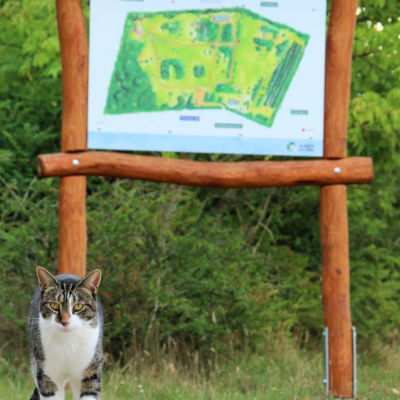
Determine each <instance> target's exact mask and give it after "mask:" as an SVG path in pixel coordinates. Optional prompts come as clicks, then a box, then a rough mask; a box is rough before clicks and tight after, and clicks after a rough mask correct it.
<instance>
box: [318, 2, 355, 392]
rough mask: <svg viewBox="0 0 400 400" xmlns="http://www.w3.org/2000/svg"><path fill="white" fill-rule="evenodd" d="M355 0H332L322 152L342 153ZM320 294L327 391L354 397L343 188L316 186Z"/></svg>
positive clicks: (327, 155) (344, 149) (334, 155)
mask: <svg viewBox="0 0 400 400" xmlns="http://www.w3.org/2000/svg"><path fill="white" fill-rule="evenodd" d="M356 10H357V1H356V0H333V1H332V9H331V19H330V24H329V32H328V43H327V67H326V94H325V96H326V97H325V99H326V100H325V138H324V157H325V158H331V159H332V158H341V157H346V155H347V129H348V115H349V114H348V113H349V111H348V109H349V103H350V87H351V66H352V47H353V36H354V30H355V24H356V18H357V17H356ZM320 217H321V243H322V279H323V284H322V293H323V306H324V321H325V325H326V326H327V327H328V329H329V366H330V374H329V375H330V376H329V382H330V387H329V392H330V393H331V394H332V395H334V396H337V397H341V398H352V397H353V390H354V388H353V352H352V322H351V311H350V265H349V234H348V217H347V187H346V186H344V185H329V186H322V187H321V210H320Z"/></svg>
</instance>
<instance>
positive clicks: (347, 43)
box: [324, 0, 357, 158]
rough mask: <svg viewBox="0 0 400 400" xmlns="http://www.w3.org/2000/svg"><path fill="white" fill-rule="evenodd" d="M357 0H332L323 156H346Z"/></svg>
mask: <svg viewBox="0 0 400 400" xmlns="http://www.w3.org/2000/svg"><path fill="white" fill-rule="evenodd" d="M356 10H357V0H333V1H332V9H331V17H330V23H329V31H328V43H327V60H326V84H325V135H324V156H325V157H326V158H343V157H346V155H347V125H348V114H349V104H350V87H351V69H352V68H351V66H352V62H351V60H352V50H353V36H354V30H355V25H356V20H357V16H356Z"/></svg>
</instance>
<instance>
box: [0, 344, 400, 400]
mask: <svg viewBox="0 0 400 400" xmlns="http://www.w3.org/2000/svg"><path fill="white" fill-rule="evenodd" d="M282 350H283V351H282V352H281V354H282V357H278V356H277V355H273V356H272V357H268V354H266V358H265V359H264V358H262V357H260V356H258V357H256V356H252V357H250V358H241V360H240V362H235V361H234V360H227V361H226V362H223V361H222V360H220V361H219V364H220V366H219V367H218V368H217V369H216V371H215V372H213V373H212V374H211V376H210V377H209V378H208V379H205V378H204V376H203V374H200V373H198V372H193V371H194V370H195V368H194V369H180V368H177V367H176V366H175V364H174V363H172V362H168V361H161V362H159V363H157V364H151V363H148V362H145V361H143V360H140V361H139V362H138V363H137V364H136V365H134V364H132V365H130V366H126V367H125V368H115V367H112V366H110V365H108V366H107V367H106V377H105V382H104V395H103V400H116V399H118V400H128V399H129V400H131V399H139V400H245V399H246V400H264V399H268V400H308V399H323V398H324V395H323V387H322V384H321V377H322V370H321V358H320V355H319V354H310V353H309V352H302V351H298V350H294V349H293V348H284V349H282ZM359 374H360V377H359V380H360V386H359V399H363V400H367V399H370V400H386V399H388V400H389V399H393V400H394V399H400V352H393V351H387V352H386V354H384V356H383V357H382V359H381V360H380V362H378V361H377V360H376V359H375V361H373V362H371V363H370V364H369V365H368V364H367V360H366V359H364V360H361V362H360V370H359ZM31 392H32V383H31V378H30V376H29V374H28V372H27V370H26V368H23V367H21V368H15V367H11V366H10V365H9V364H8V363H7V362H6V361H4V360H3V361H1V360H0V399H1V400H29V398H30V394H31Z"/></svg>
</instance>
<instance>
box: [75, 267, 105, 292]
mask: <svg viewBox="0 0 400 400" xmlns="http://www.w3.org/2000/svg"><path fill="white" fill-rule="evenodd" d="M100 282H101V271H100V270H99V269H95V270H94V271H91V272H89V273H88V274H87V275H86V276H85V277H84V278H83V279H82V280H81V281H80V282H79V286H80V287H84V288H86V289H89V290H90V291H91V292H92V293H93V294H96V293H97V289H98V288H99V286H100Z"/></svg>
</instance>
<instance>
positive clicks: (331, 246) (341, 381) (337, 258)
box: [320, 185, 353, 398]
mask: <svg viewBox="0 0 400 400" xmlns="http://www.w3.org/2000/svg"><path fill="white" fill-rule="evenodd" d="M320 212H321V243H322V264H323V269H322V282H323V284H322V288H323V290H322V293H323V296H322V297H323V306H324V321H325V325H326V326H327V327H328V328H329V356H330V357H329V358H330V360H329V363H330V393H331V394H333V395H334V396H338V397H341V398H352V396H353V354H352V348H353V347H352V323H351V312H350V267H349V230H348V218H347V188H346V186H344V185H332V186H324V187H322V188H321V209H320Z"/></svg>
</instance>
